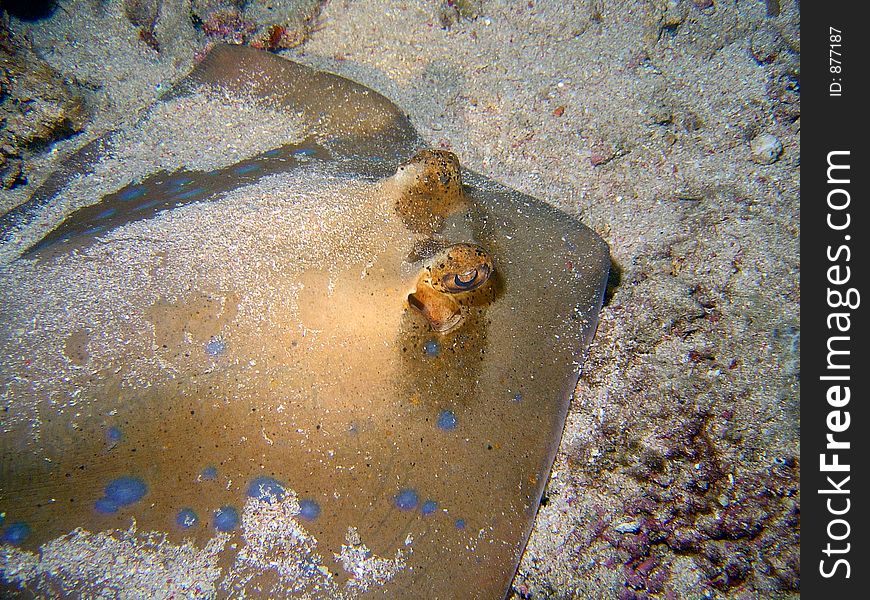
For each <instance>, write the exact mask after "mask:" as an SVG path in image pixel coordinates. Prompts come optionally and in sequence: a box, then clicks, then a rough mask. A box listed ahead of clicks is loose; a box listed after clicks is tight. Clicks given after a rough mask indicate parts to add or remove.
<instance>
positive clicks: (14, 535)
mask: <svg viewBox="0 0 870 600" xmlns="http://www.w3.org/2000/svg"><path fill="white" fill-rule="evenodd" d="M29 535H30V525H28V524H27V523H21V522H18V523H10V524H9V527H7V528H6V529H5V530H4V531H3V536H2V538H0V539H2V540H3V541H4V542H6V543H7V544H12V545H13V546H17V545H18V544H20V543H22V542H23V541H24V540H26V539H27V537H28V536H29Z"/></svg>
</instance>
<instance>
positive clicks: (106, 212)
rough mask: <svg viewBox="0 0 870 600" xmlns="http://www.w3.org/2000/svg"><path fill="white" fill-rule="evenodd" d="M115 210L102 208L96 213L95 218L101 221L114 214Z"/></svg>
mask: <svg viewBox="0 0 870 600" xmlns="http://www.w3.org/2000/svg"><path fill="white" fill-rule="evenodd" d="M116 212H118V210H117V209H115V208H107V209H106V210H104V211H103V212H101V213H100V214H98V215H97V216H96V218H97V219H100V220H101V221H102V220H103V219H108V218H109V217H111V216H112V215H114V214H115V213H116Z"/></svg>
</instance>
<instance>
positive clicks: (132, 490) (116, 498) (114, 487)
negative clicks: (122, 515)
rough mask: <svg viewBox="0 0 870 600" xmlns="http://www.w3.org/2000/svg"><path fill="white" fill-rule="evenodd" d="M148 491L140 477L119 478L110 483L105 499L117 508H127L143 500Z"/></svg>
mask: <svg viewBox="0 0 870 600" xmlns="http://www.w3.org/2000/svg"><path fill="white" fill-rule="evenodd" d="M147 491H148V486H146V485H145V482H144V481H142V480H141V479H140V478H138V477H118V478H117V479H113V480H112V481H110V482H109V484H108V485H107V486H106V489H105V493H106V495H105V498H106V499H107V500H111V501H112V502H114V503H115V504H116V505H117V506H119V507H120V506H127V505H128V504H133V503H134V502H138V501H139V500H141V499H142V496H144V495H145V493H146V492H147Z"/></svg>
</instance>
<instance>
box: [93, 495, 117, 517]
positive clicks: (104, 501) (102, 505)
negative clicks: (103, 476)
mask: <svg viewBox="0 0 870 600" xmlns="http://www.w3.org/2000/svg"><path fill="white" fill-rule="evenodd" d="M94 509H95V510H96V511H97V512H98V513H101V514H104V515H110V514H112V513H116V512H118V503H117V502H115V501H114V500H110V499H109V498H106V497H105V496H103V497H102V498H100V499H99V500H97V501H96V502H94Z"/></svg>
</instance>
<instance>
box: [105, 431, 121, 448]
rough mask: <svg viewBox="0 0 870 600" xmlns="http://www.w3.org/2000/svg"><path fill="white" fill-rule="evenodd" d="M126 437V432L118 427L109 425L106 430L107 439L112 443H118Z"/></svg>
mask: <svg viewBox="0 0 870 600" xmlns="http://www.w3.org/2000/svg"><path fill="white" fill-rule="evenodd" d="M123 438H124V434H123V433H122V432H121V430H120V429H118V428H117V427H109V428H108V429H107V430H106V441H107V442H109V443H110V444H117V443H118V442H120V441H121V440H122V439H123Z"/></svg>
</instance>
